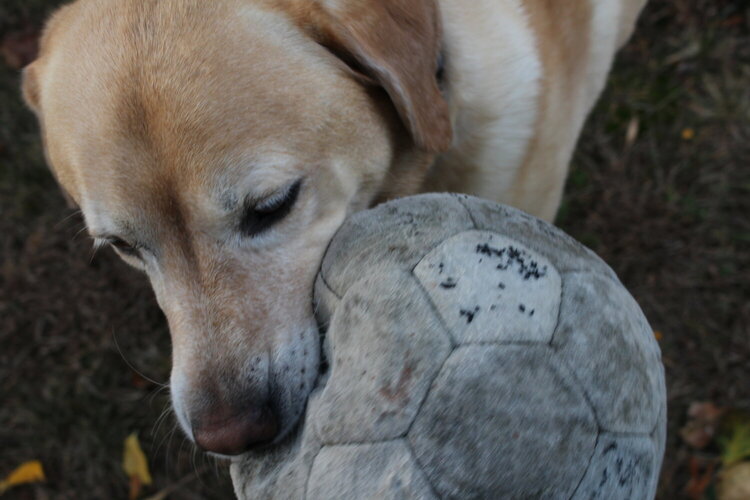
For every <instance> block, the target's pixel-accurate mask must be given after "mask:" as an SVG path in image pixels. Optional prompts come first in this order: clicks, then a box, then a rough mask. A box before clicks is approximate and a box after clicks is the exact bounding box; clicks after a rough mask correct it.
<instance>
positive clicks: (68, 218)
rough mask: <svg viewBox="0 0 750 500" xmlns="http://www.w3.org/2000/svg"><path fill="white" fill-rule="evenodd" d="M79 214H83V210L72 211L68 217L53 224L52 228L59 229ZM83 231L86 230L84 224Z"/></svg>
mask: <svg viewBox="0 0 750 500" xmlns="http://www.w3.org/2000/svg"><path fill="white" fill-rule="evenodd" d="M81 214H83V210H80V209H79V210H74V211H73V213H71V214H70V215H68V216H66V217H63V218H62V219H61V220H60V221H59V222H58V223H57V224H55V225H54V228H55V229H59V228H60V226H62V225H63V224H65V223H66V222H68V221H69V220H70V219H72V218H73V217H77V216H79V215H81ZM84 229H86V225H85V224H84ZM79 232H80V231H79Z"/></svg>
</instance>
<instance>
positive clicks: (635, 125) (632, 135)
mask: <svg viewBox="0 0 750 500" xmlns="http://www.w3.org/2000/svg"><path fill="white" fill-rule="evenodd" d="M639 129H640V121H639V120H638V117H637V116H634V117H633V118H631V119H630V122H629V123H628V129H627V131H626V132H625V147H627V148H629V147H630V146H632V145H633V143H635V141H636V139H638V130H639Z"/></svg>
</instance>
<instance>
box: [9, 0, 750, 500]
mask: <svg viewBox="0 0 750 500" xmlns="http://www.w3.org/2000/svg"><path fill="white" fill-rule="evenodd" d="M58 3H59V2H58V1H57V0H5V1H4V2H3V3H2V4H1V5H0V40H6V41H7V39H8V36H9V35H13V36H15V37H16V38H17V36H18V34H19V33H21V34H22V33H23V32H24V30H25V29H28V30H29V32H30V33H31V32H33V30H34V27H36V26H38V25H39V24H40V22H41V20H42V19H43V18H44V17H45V15H46V14H47V13H48V12H49V10H50V9H51V8H52V7H54V6H55V5H57V4H58ZM19 43H23V40H21V41H20V42H19ZM6 52H7V51H6ZM11 52H13V51H11ZM5 55H6V57H5V59H6V62H5V63H3V62H2V60H0V103H1V105H0V214H2V217H0V234H2V238H1V239H0V401H2V404H0V477H1V476H3V475H4V474H6V473H7V472H8V471H10V470H11V469H13V468H14V467H15V466H16V465H18V464H19V463H21V462H23V461H25V460H30V459H39V460H41V461H42V463H43V464H44V468H45V471H46V473H47V476H48V481H47V483H45V484H43V485H36V486H26V487H22V488H19V489H16V490H14V491H13V492H12V493H10V494H9V495H8V496H9V497H11V496H12V497H13V498H37V499H46V498H55V499H58V498H60V499H66V498H71V499H73V498H75V499H78V498H113V499H116V498H127V492H128V479H127V477H126V476H125V474H124V473H123V472H122V470H121V465H120V464H121V460H122V446H123V444H122V443H123V440H124V438H125V437H126V436H127V435H128V434H130V433H131V432H134V431H135V432H138V433H139V435H140V439H141V443H142V445H143V448H144V450H145V452H146V455H147V456H148V457H149V461H150V465H151V472H152V474H153V476H154V481H155V483H156V484H155V485H154V486H152V487H149V488H148V489H147V490H146V492H147V493H154V492H156V491H158V490H159V489H161V488H163V487H165V486H168V485H170V484H174V483H176V482H178V481H180V480H183V479H184V481H185V485H184V487H182V488H180V489H179V490H178V491H177V493H175V494H174V495H173V496H172V497H171V498H184V499H192V498H196V499H197V498H209V499H210V498H217V499H218V498H226V497H227V496H228V495H229V491H230V486H229V481H228V476H227V473H226V470H225V467H224V466H223V465H221V464H216V463H214V461H212V460H210V459H207V458H205V457H203V456H202V455H201V454H200V453H197V452H195V451H194V449H193V446H192V445H190V444H189V443H187V442H186V441H185V440H184V438H183V437H182V435H181V434H180V432H179V431H177V432H173V431H174V428H175V424H174V419H173V417H172V416H171V415H167V416H165V417H164V418H159V417H160V415H161V414H162V412H163V410H164V409H165V408H167V407H168V395H167V394H166V391H165V390H163V388H162V387H161V386H160V385H159V384H155V383H153V382H151V381H150V380H149V379H153V380H156V381H159V382H165V381H166V380H167V378H168V374H169V349H170V347H169V334H168V331H167V328H166V326H165V322H164V319H163V317H162V315H161V313H160V312H159V310H158V308H157V306H156V304H155V301H154V298H153V294H152V292H151V291H150V289H149V287H148V283H147V282H146V280H145V278H144V277H142V276H141V275H139V274H138V273H136V272H134V271H132V270H131V269H129V268H127V267H126V266H125V265H124V264H122V263H121V262H119V261H118V260H117V259H116V258H115V257H114V256H113V255H112V254H111V253H110V252H99V253H97V254H96V255H95V256H94V255H93V252H92V250H91V242H90V240H89V239H88V237H87V236H86V234H85V232H82V228H83V226H82V222H81V219H80V216H79V215H78V214H77V213H76V212H74V211H72V210H69V209H68V208H67V207H66V204H65V202H64V200H63V198H62V196H61V195H60V194H59V192H58V189H57V187H56V185H55V182H54V180H53V178H52V177H51V175H50V174H49V172H48V170H47V168H46V167H45V165H44V161H43V154H42V150H41V147H40V144H39V139H38V131H37V127H36V124H35V121H34V119H33V117H32V116H31V114H30V113H29V112H28V111H27V110H26V109H25V108H24V107H23V105H22V104H21V101H20V98H19V91H18V80H19V73H18V71H17V70H16V69H14V68H12V67H11V66H13V65H15V64H14V62H13V61H12V60H10V61H8V57H7V53H6V54H5ZM749 142H750V7H749V6H748V4H747V2H746V0H652V1H651V2H650V3H649V5H648V7H647V9H646V11H645V14H644V16H643V18H642V19H641V21H640V23H639V26H638V29H637V32H636V35H635V36H634V38H633V39H632V40H631V42H630V44H629V45H628V46H627V48H626V49H625V50H624V51H623V52H622V53H621V54H620V56H619V58H618V61H617V64H616V66H615V69H614V72H613V74H612V77H611V79H610V82H609V85H608V87H607V90H606V92H605V94H604V96H603V97H602V100H601V101H600V103H599V105H598V106H597V109H596V110H595V112H594V114H593V115H592V117H591V118H590V119H589V121H588V123H587V125H586V129H585V131H584V133H583V136H582V138H581V141H580V144H579V147H578V150H577V152H576V155H575V158H574V160H573V165H572V171H571V175H570V180H569V183H568V187H567V190H566V196H565V200H564V203H563V207H562V210H561V213H560V216H559V217H558V221H557V223H558V224H559V225H560V226H561V227H562V228H563V229H565V230H566V231H568V232H569V233H570V234H571V235H573V236H574V237H576V238H578V239H579V240H581V241H582V242H584V243H585V244H587V245H589V246H590V247H591V248H592V249H593V250H595V251H596V252H597V253H599V255H601V256H602V257H603V258H604V259H605V260H606V261H607V262H609V263H610V264H611V265H612V267H613V268H614V269H615V271H616V272H617V273H618V275H619V276H620V277H621V279H622V281H623V282H624V283H625V284H626V286H628V288H629V289H630V290H631V292H632V293H633V295H634V296H635V297H636V299H638V301H639V302H640V304H641V305H642V307H643V309H644V311H645V312H646V315H647V316H648V318H649V320H650V321H651V323H652V325H653V327H654V329H655V330H656V331H657V335H658V338H660V342H661V346H662V350H663V354H664V362H665V365H666V370H667V381H668V387H669V430H670V437H669V442H668V448H667V456H666V460H665V465H664V469H663V473H662V482H661V487H660V493H659V498H661V499H673V498H675V499H678V498H686V496H685V493H684V490H685V486H686V484H687V482H688V480H689V478H690V475H691V473H690V467H689V464H690V462H691V459H694V458H695V456H696V453H695V452H694V451H693V450H691V449H690V448H689V446H688V445H687V444H686V443H685V442H684V441H683V440H682V439H681V438H680V436H679V432H678V431H679V429H680V428H681V427H682V426H683V425H684V424H685V420H686V411H687V408H688V407H689V405H690V404H691V403H692V402H695V401H712V402H714V403H716V404H717V405H719V406H726V407H733V408H745V409H750V384H748V383H747V380H748V377H749V374H750V301H748V297H750V286H748V283H749V282H750V146H748V144H749ZM139 373H141V374H142V375H141V374H139ZM712 454H714V455H715V450H714V449H713V448H711V447H710V446H709V447H708V448H706V449H704V450H703V451H701V452H700V453H699V454H698V458H700V459H701V460H703V461H705V460H710V459H711V457H712V456H713V455H712ZM693 475H694V471H693ZM706 495H708V496H707V498H708V497H710V495H711V491H710V488H709V490H708V491H707V493H706Z"/></svg>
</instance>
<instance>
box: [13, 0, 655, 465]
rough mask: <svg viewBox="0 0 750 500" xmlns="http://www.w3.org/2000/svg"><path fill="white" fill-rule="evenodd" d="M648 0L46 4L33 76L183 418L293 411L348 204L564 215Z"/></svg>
mask: <svg viewBox="0 0 750 500" xmlns="http://www.w3.org/2000/svg"><path fill="white" fill-rule="evenodd" d="M643 2H644V0H564V1H563V0H559V1H558V0H472V1H470V2H468V1H466V0H439V1H436V0H212V1H211V2H206V1H203V0H158V1H157V0H78V1H77V2H75V3H73V4H71V5H69V6H67V7H64V8H63V9H61V10H60V11H59V12H58V13H57V14H55V16H54V17H53V18H52V20H51V21H50V22H49V24H48V27H47V29H46V31H45V34H44V37H43V41H42V48H41V54H40V57H39V59H38V60H37V61H36V62H34V63H33V64H32V65H31V66H30V67H29V68H28V69H27V70H26V71H25V78H24V95H25V97H26V99H27V101H28V103H29V105H30V106H31V107H32V108H33V109H34V110H35V111H36V113H37V115H38V116H39V118H40V122H41V124H42V131H43V136H44V142H45V146H46V152H47V155H48V160H49V162H50V164H51V165H52V167H53V170H54V172H55V175H56V177H57V179H58V180H59V182H60V184H61V185H62V186H63V187H64V190H65V191H66V192H67V193H68V194H69V195H70V197H71V198H72V199H73V200H74V202H75V203H76V204H78V205H79V206H80V207H81V209H82V211H83V214H84V216H85V219H86V222H87V225H88V228H89V231H90V233H91V234H92V235H93V236H94V237H95V238H96V239H97V241H98V242H100V243H101V244H104V243H112V244H113V246H115V247H116V250H117V251H118V252H119V253H120V254H121V255H122V256H123V258H124V259H125V260H126V261H128V262H129V263H131V264H133V265H134V266H136V267H139V268H141V269H143V270H144V271H145V272H146V273H147V274H148V276H149V278H150V279H151V283H152V284H153V287H154V290H155V292H156V296H157V299H158V301H159V304H160V305H161V307H162V309H163V310H164V312H165V313H166V316H167V318H168V320H169V325H170V328H171V332H172V339H173V344H174V351H173V362H174V366H173V369H172V379H171V383H172V391H173V401H174V408H175V411H176V414H177V416H178V419H179V421H180V423H181V424H182V427H183V428H184V429H185V431H186V432H187V433H188V435H190V436H192V437H194V438H197V440H198V442H199V444H202V445H203V446H204V447H205V448H207V449H209V450H211V451H215V452H218V453H225V454H234V453H239V452H241V451H243V450H244V449H246V447H247V446H249V445H251V444H253V443H258V442H262V441H270V440H274V439H275V440H278V439H281V438H282V437H283V436H284V434H286V433H287V432H288V431H289V430H290V429H291V428H292V427H293V425H294V424H295V422H296V421H297V419H298V417H299V415H300V414H301V412H302V410H303V408H304V403H305V400H306V396H307V395H308V393H309V391H310V390H311V388H312V385H313V383H314V381H315V377H316V374H317V371H318V363H319V353H318V338H317V337H318V333H317V329H316V325H315V321H314V318H313V311H312V306H311V290H312V283H313V278H314V276H315V273H316V270H317V267H318V265H319V262H320V260H321V257H322V254H323V252H324V250H325V248H326V245H327V243H328V241H329V240H330V239H331V237H332V235H333V233H334V232H335V230H336V229H337V228H338V226H339V225H340V224H341V222H342V221H343V219H344V217H345V216H346V215H347V214H349V213H351V212H353V211H356V210H360V209H363V208H366V207H368V206H371V205H372V204H374V203H377V202H378V201H381V200H385V199H389V198H393V197H398V196H402V195H408V194H412V193H417V192H420V191H431V190H450V191H463V192H467V193H471V194H475V195H479V196H483V197H485V198H490V199H493V200H497V201H500V202H505V203H509V204H512V205H515V206H518V207H520V208H522V209H525V210H527V211H529V212H531V213H533V214H535V215H538V216H540V217H543V218H545V219H548V220H550V219H552V218H553V217H554V214H555V211H556V210H557V206H558V204H559V201H560V197H561V192H562V188H563V183H564V179H565V176H566V172H567V168H568V162H569V160H570V156H571V154H572V150H573V147H574V145H575V142H576V139H577V137H578V134H579V131H580V129H581V126H582V124H583V121H584V119H585V117H586V115H587V113H588V112H589V110H590V109H591V107H592V105H593V103H594V101H595V99H596V98H597V96H598V95H599V93H600V91H601V89H602V87H603V85H604V81H605V78H606V75H607V73H608V70H609V68H610V65H611V62H612V58H613V54H614V53H615V51H616V49H617V48H618V47H619V46H620V45H621V44H622V43H623V42H624V41H625V40H626V39H627V38H628V37H629V35H630V32H631V30H632V28H633V25H634V22H635V19H636V17H637V15H638V12H639V11H640V9H641V7H642V4H643ZM441 61H443V62H441ZM298 181H300V182H301V183H298ZM295 195H296V198H295ZM274 210H276V212H274ZM283 211H287V212H288V214H287V215H286V216H284V213H282V212H283ZM269 221H270V222H269ZM271 222H275V223H274V224H271ZM265 226H268V227H265ZM240 420H250V421H253V422H254V423H251V424H248V425H247V426H245V431H246V432H244V433H243V431H241V430H238V429H239V428H240V427H242V425H239V424H237V422H238V421H240ZM248 426H249V427H248Z"/></svg>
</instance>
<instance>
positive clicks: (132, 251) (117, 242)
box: [108, 238, 141, 259]
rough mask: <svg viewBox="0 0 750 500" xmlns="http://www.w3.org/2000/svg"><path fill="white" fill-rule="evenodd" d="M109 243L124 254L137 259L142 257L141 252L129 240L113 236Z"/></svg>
mask: <svg viewBox="0 0 750 500" xmlns="http://www.w3.org/2000/svg"><path fill="white" fill-rule="evenodd" d="M108 243H109V244H110V245H112V247H113V248H114V249H115V250H117V251H118V252H120V253H121V254H123V255H126V256H128V257H133V258H136V259H140V258H141V252H140V251H139V250H138V248H136V247H135V246H133V245H131V244H130V243H128V242H127V241H125V240H123V239H120V238H111V239H110V240H109V241H108Z"/></svg>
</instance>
